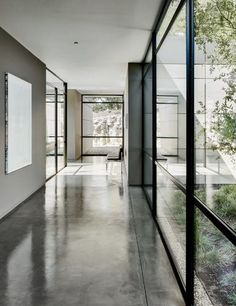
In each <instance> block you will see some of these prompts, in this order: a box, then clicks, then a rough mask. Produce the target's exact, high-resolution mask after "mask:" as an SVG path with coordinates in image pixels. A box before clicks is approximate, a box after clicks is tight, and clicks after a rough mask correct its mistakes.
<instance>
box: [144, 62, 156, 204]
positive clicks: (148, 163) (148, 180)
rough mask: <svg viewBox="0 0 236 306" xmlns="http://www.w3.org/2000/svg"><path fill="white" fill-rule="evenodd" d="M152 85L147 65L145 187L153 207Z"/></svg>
mask: <svg viewBox="0 0 236 306" xmlns="http://www.w3.org/2000/svg"><path fill="white" fill-rule="evenodd" d="M146 67H147V68H146ZM152 85H153V84H152V65H148V64H145V74H144V77H143V99H144V103H143V133H144V138H143V141H144V142H143V170H144V173H143V174H144V175H143V187H144V190H145V192H146V195H147V197H148V199H149V203H150V204H151V205H153V167H154V161H155V160H153V150H152V149H153V146H152V144H153V143H152V139H153V133H152V124H153V120H152V114H153V107H152V99H153V96H152Z"/></svg>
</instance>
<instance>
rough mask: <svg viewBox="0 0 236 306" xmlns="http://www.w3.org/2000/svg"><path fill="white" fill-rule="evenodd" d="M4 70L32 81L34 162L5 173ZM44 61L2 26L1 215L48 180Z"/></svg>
mask: <svg viewBox="0 0 236 306" xmlns="http://www.w3.org/2000/svg"><path fill="white" fill-rule="evenodd" d="M5 72H10V73H12V74H14V75H16V76H17V77H19V78H22V79H24V80H26V81H27V82H30V83H31V84H32V165H30V166H27V167H25V168H22V169H20V170H18V171H15V172H13V173H10V174H8V175H6V174H5V156H4V155H5V153H4V152H5V84H4V80H5ZM45 83H46V67H45V65H44V64H43V63H42V62H41V61H40V60H39V59H38V58H36V57H35V56H34V55H32V53H30V52H29V51H28V50H27V49H25V48H24V47H23V46H22V45H21V44H20V43H18V42H17V41H16V40H15V39H14V38H12V37H11V36H10V35H9V34H8V33H6V32H5V31H4V30H3V29H1V28H0V196H1V201H0V217H2V216H4V215H5V214H6V213H8V212H9V211H11V210H12V209H13V208H14V207H15V206H16V205H18V204H19V203H21V202H22V201H23V200H25V199H26V198H27V197H28V196H30V195H31V194H32V193H33V192H34V191H36V190H37V189H38V188H39V187H41V186H42V185H43V184H44V182H45V156H46V146H45V143H46V138H45V135H46V130H45V126H46V112H45Z"/></svg>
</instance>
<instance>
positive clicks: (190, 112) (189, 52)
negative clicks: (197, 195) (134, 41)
mask: <svg viewBox="0 0 236 306" xmlns="http://www.w3.org/2000/svg"><path fill="white" fill-rule="evenodd" d="M186 65H187V69H186V72H187V74H186V77H187V84H186V88H187V93H186V117H187V118H186V127H187V129H186V140H187V141H186V153H187V154H186V175H187V178H186V298H187V305H189V306H192V305H194V268H195V224H194V183H195V173H196V171H195V152H194V145H195V143H194V135H195V133H194V130H195V127H194V8H193V0H186Z"/></svg>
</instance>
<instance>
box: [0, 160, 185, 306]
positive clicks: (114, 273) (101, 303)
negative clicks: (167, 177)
mask: <svg viewBox="0 0 236 306" xmlns="http://www.w3.org/2000/svg"><path fill="white" fill-rule="evenodd" d="M120 166H121V164H120V163H114V164H109V166H108V172H106V167H105V163H104V160H103V158H100V159H97V160H96V163H94V159H93V158H91V157H90V158H84V160H83V163H81V162H76V163H69V164H68V167H67V168H65V169H64V170H62V171H61V172H60V173H59V174H58V175H57V176H55V177H53V178H52V179H51V180H49V181H48V182H47V183H46V186H45V188H44V187H43V188H41V189H40V190H39V191H38V192H37V193H36V194H34V195H33V196H32V197H31V198H30V199H28V200H27V201H26V202H25V203H24V204H23V205H22V206H21V207H20V208H19V209H17V210H16V211H15V212H14V213H13V214H12V215H11V216H9V217H8V218H6V219H5V220H4V221H3V222H2V223H1V224H0V232H1V236H0V305H1V306H16V305H21V306H28V305H34V306H36V305H37V306H44V305H47V306H49V305H50V306H53V305H57V306H60V305H62V306H72V305H80V306H120V305H122V306H144V305H145V306H183V305H184V302H183V300H182V297H181V294H180V291H179V289H178V286H177V283H176V281H175V278H174V275H173V272H172V270H171V267H170V264H169V263H168V259H167V256H166V254H165V251H164V248H163V245H162V242H161V240H160V237H159V235H158V232H157V230H156V227H155V224H154V223H153V221H152V218H151V215H150V212H149V209H148V207H147V204H146V203H145V202H146V200H145V197H144V195H143V192H142V189H141V188H139V187H129V188H128V187H127V184H126V182H125V177H124V175H122V177H121V171H120ZM13 192H14V190H13Z"/></svg>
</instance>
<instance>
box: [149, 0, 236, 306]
mask: <svg viewBox="0 0 236 306" xmlns="http://www.w3.org/2000/svg"><path fill="white" fill-rule="evenodd" d="M235 16H236V3H235V1H234V0H228V1H224V0H217V1H211V0H207V1H203V0H186V1H176V0H172V1H167V2H166V7H165V9H164V10H163V15H162V16H161V17H160V20H159V23H158V22H157V25H156V28H155V29H154V32H153V33H152V37H153V35H155V36H156V42H155V41H154V40H152V44H151V47H150V48H149V49H148V50H147V53H146V57H145V60H144V61H143V67H144V69H143V71H144V73H143V126H144V131H143V138H144V139H143V152H144V154H143V189H144V191H145V194H146V195H147V198H148V200H149V202H150V199H151V202H152V208H153V212H155V214H156V215H155V214H154V216H155V218H156V221H157V223H158V228H159V230H160V231H161V234H162V237H163V239H164V242H165V246H166V250H167V252H168V254H169V256H170V258H171V261H172V264H173V266H174V272H175V275H176V278H177V281H178V283H179V286H180V288H181V290H182V292H183V296H184V298H185V301H186V305H188V306H190V305H198V306H213V305H218V306H230V305H231V306H232V305H236V271H235V267H236V232H235V231H236V184H235V182H236V142H235V139H236V106H235V105H236V104H235V102H236V57H235V47H236V32H235V29H236V19H235ZM152 48H156V53H155V55H154V56H155V57H154V58H153V57H151V58H150V54H152V52H151V51H152ZM147 63H149V65H147ZM154 66H156V67H154ZM147 67H148V68H147ZM148 72H149V74H148ZM148 80H151V82H150V84H149V83H148ZM153 81H154V84H155V83H156V101H154V100H155V99H153V98H152V95H153V87H152V85H151V84H153ZM150 85H151V86H150ZM154 104H155V105H154ZM193 106H194V107H193ZM155 107H156V112H155V113H154V112H153V110H155ZM153 123H155V125H153ZM154 127H155V130H156V135H155V133H153V129H154ZM154 144H155V146H156V148H157V155H156V156H153V152H154V150H153V145H154ZM152 161H154V163H155V166H154V165H153V162H152ZM153 167H154V168H153ZM155 167H156V168H155ZM153 169H156V176H155V177H153Z"/></svg>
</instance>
